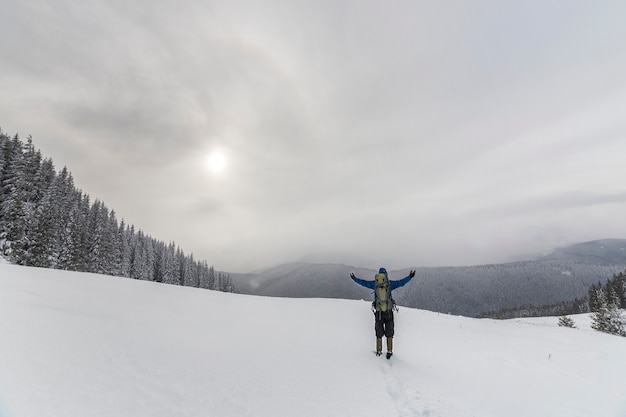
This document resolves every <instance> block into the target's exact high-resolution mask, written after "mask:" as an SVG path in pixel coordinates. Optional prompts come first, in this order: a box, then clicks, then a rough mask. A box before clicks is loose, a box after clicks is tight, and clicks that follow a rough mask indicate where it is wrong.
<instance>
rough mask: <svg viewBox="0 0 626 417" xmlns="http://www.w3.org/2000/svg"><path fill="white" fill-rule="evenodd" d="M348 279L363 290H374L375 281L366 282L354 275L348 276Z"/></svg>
mask: <svg viewBox="0 0 626 417" xmlns="http://www.w3.org/2000/svg"><path fill="white" fill-rule="evenodd" d="M350 278H352V280H353V281H354V282H356V283H357V284H359V285H361V286H363V287H365V288H370V289H372V290H373V289H374V288H375V287H376V281H366V280H364V279H361V278H357V277H355V276H354V273H351V274H350Z"/></svg>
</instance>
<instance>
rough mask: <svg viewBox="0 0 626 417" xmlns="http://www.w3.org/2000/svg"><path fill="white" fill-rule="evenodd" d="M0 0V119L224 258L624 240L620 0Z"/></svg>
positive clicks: (404, 254)
mask: <svg viewBox="0 0 626 417" xmlns="http://www.w3.org/2000/svg"><path fill="white" fill-rule="evenodd" d="M0 15H1V16H3V19H2V25H0V127H1V128H2V130H3V131H4V132H5V133H7V134H10V135H13V134H15V133H19V134H20V136H21V137H22V138H25V137H26V136H28V135H32V136H33V140H34V143H35V145H36V146H37V147H38V148H40V149H41V151H42V152H43V153H44V155H45V156H47V157H51V158H52V159H53V161H54V162H55V165H56V168H57V169H60V168H62V167H63V166H67V167H68V169H69V170H70V171H71V172H72V173H73V175H74V177H75V180H76V185H77V186H78V187H79V188H81V189H82V190H83V191H84V192H85V193H87V194H89V195H90V196H91V197H92V200H93V199H96V198H98V199H100V200H102V201H103V202H104V203H105V204H106V205H107V206H108V207H109V208H110V209H114V210H115V211H116V213H117V215H118V218H119V219H122V218H123V219H124V220H125V221H126V222H127V223H131V224H134V225H135V226H136V227H138V228H141V229H142V230H144V231H145V232H146V233H148V234H150V235H152V236H154V237H155V238H157V239H159V240H163V241H168V242H169V241H175V242H176V243H177V244H178V245H179V246H180V247H181V248H182V249H183V250H184V251H185V252H186V253H193V254H194V256H195V257H196V258H200V259H206V260H207V261H208V262H209V263H210V264H213V265H215V267H216V268H217V269H219V270H227V271H231V272H247V271H251V270H254V269H257V268H263V267H269V266H273V265H276V264H278V263H282V262H289V261H298V260H313V261H329V262H341V263H347V264H352V265H355V264H356V265H355V266H370V267H374V266H380V265H383V266H386V267H387V268H388V269H399V268H405V267H411V266H434V265H462V264H481V263H492V262H502V261H507V260H510V259H511V258H512V257H516V256H518V255H520V254H527V253H537V252H539V253H540V252H543V251H547V250H549V249H551V248H553V247H555V246H559V245H564V244H569V243H575V242H581V241H586V240H592V239H598V238H610V237H621V238H626V217H625V213H626V23H625V22H626V2H624V1H608V2H607V1H580V2H578V1H570V0H563V1H550V0H541V1H502V0H495V1H489V0H483V1H465V0H464V1H460V0H459V1H425V0H424V1H371V0H367V1H356V0H353V1H348V0H329V1H325V0H322V1H320V0H316V1H301V0H281V1H279V0H266V1H254V0H248V1H246V0H243V1H240V0H198V1H195V0H175V1H174V0H171V1H170V0H160V1H153V0H133V1H129V0H92V1H76V0H54V1H44V0H28V1H23V0H0ZM215 153H221V155H222V156H223V158H224V166H223V168H222V169H221V170H217V169H216V170H212V169H210V167H209V166H208V164H207V160H208V159H209V156H210V155H211V154H215ZM216 171H217V172H216Z"/></svg>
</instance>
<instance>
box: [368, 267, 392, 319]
mask: <svg viewBox="0 0 626 417" xmlns="http://www.w3.org/2000/svg"><path fill="white" fill-rule="evenodd" d="M374 278H375V279H376V288H375V289H374V302H372V310H374V311H375V312H386V311H391V310H393V309H394V308H395V306H396V303H395V301H393V298H392V297H391V288H390V286H389V278H388V277H387V275H385V274H376V275H375V276H374Z"/></svg>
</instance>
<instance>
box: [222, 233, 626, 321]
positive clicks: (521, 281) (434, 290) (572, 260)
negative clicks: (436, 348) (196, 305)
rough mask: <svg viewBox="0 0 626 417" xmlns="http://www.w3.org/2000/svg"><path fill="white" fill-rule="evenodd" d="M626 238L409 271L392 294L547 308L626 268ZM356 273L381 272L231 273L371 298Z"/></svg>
mask: <svg viewBox="0 0 626 417" xmlns="http://www.w3.org/2000/svg"><path fill="white" fill-rule="evenodd" d="M624 248H626V239H604V240H597V241H592V242H585V243H580V244H575V245H571V246H567V247H563V248H557V249H555V250H554V251H552V252H551V253H549V254H547V255H544V256H542V257H541V258H540V259H535V260H528V261H520V262H511V263H505V264H491V265H477V266H463V267H429V268H419V267H418V268H409V269H402V270H398V271H390V278H391V279H400V278H403V277H405V276H406V275H408V273H409V271H410V269H415V270H416V271H417V274H416V277H415V279H414V280H413V281H412V282H411V283H410V284H409V285H407V286H406V287H404V288H402V289H401V290H398V291H396V292H394V298H395V299H396V301H397V302H398V303H399V304H400V305H404V306H407V307H414V308H420V309H425V310H431V311H438V312H445V313H452V314H461V315H466V316H471V317H476V316H479V315H480V314H481V313H485V312H488V311H493V310H499V309H504V308H515V307H523V306H528V305H534V306H539V305H546V304H553V303H558V302H561V301H569V300H572V299H574V298H580V297H585V296H586V295H587V289H588V287H589V286H590V285H591V284H594V283H597V282H598V281H605V280H607V279H609V278H611V277H612V276H613V274H615V273H618V272H621V271H624V270H625V269H626V249H624ZM350 272H354V273H355V274H356V275H357V276H360V277H362V278H365V279H372V277H373V276H374V273H375V271H374V270H372V269H366V268H355V267H352V266H348V265H341V264H309V263H294V264H284V265H280V266H277V267H275V268H271V269H268V270H266V271H263V272H260V273H257V274H231V276H232V279H233V282H234V283H235V286H236V287H237V289H238V291H240V292H242V293H245V294H254V295H262V296H274V297H291V298H346V299H366V300H369V299H371V298H372V294H371V291H370V290H367V289H365V288H363V287H360V286H358V285H355V284H354V283H353V282H352V280H351V279H350V278H349V275H350Z"/></svg>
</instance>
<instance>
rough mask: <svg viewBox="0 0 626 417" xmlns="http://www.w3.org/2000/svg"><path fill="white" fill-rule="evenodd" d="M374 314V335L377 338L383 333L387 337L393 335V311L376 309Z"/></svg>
mask: <svg viewBox="0 0 626 417" xmlns="http://www.w3.org/2000/svg"><path fill="white" fill-rule="evenodd" d="M374 316H375V317H376V321H375V322H374V329H375V330H376V337H377V338H378V339H380V338H382V337H383V335H384V336H385V337H387V338H390V337H393V311H385V312H382V311H377V312H376V313H374Z"/></svg>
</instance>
